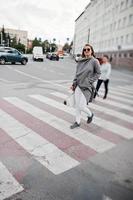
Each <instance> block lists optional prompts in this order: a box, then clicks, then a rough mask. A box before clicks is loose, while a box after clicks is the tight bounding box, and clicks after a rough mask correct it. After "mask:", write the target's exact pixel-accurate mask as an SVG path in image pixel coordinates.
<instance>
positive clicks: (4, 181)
mask: <svg viewBox="0 0 133 200" xmlns="http://www.w3.org/2000/svg"><path fill="white" fill-rule="evenodd" d="M23 190H24V188H23V187H22V186H21V185H20V184H19V183H18V182H17V181H16V179H15V178H14V177H13V176H12V174H11V173H10V172H9V171H8V169H7V168H6V167H5V166H4V165H3V163H2V162H0V200H2V199H5V198H8V197H10V196H12V195H14V194H16V193H18V192H22V191H23Z"/></svg>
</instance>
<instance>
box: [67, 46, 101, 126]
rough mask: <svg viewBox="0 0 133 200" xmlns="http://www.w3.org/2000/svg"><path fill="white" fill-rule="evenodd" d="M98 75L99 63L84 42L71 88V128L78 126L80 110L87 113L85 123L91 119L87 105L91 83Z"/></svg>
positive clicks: (90, 47)
mask: <svg viewBox="0 0 133 200" xmlns="http://www.w3.org/2000/svg"><path fill="white" fill-rule="evenodd" d="M99 76H100V64H99V61H98V60H97V59H96V58H95V57H94V50H93V47H92V46H91V45H90V44H86V45H85V46H84V48H83V50H82V58H81V59H80V60H79V61H78V64H77V69H76V75H75V78H74V80H73V84H72V87H71V89H72V90H73V91H75V92H74V95H75V108H76V120H75V122H74V124H73V125H71V126H70V128H71V129H74V128H76V127H79V126H80V120H81V111H83V112H85V113H86V114H87V123H90V122H91V121H92V119H93V113H92V112H91V111H90V109H89V108H88V107H87V104H88V103H89V101H90V99H91V95H92V92H93V83H94V82H95V81H96V80H97V79H98V78H99Z"/></svg>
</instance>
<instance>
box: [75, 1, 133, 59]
mask: <svg viewBox="0 0 133 200" xmlns="http://www.w3.org/2000/svg"><path fill="white" fill-rule="evenodd" d="M87 42H88V43H90V44H91V45H92V46H93V47H94V50H95V52H97V53H101V54H102V53H109V52H110V53H111V54H112V57H113V52H115V54H118V55H117V56H118V57H119V53H120V51H122V52H126V51H127V52H128V51H131V50H133V0H115V1H112V0H93V1H91V2H90V3H89V4H88V5H87V6H86V8H85V10H84V11H83V13H82V14H81V15H80V16H79V17H78V18H77V19H76V20H75V34H74V47H73V48H74V49H73V52H74V54H77V53H81V49H82V48H83V46H84V44H85V43H87ZM99 55H100V54H99ZM128 55H130V54H128ZM131 55H132V54H131ZM127 58H128V56H127V57H126V59H127ZM131 58H133V57H131ZM117 62H118V59H117Z"/></svg>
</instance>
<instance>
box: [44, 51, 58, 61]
mask: <svg viewBox="0 0 133 200" xmlns="http://www.w3.org/2000/svg"><path fill="white" fill-rule="evenodd" d="M46 58H48V59H49V60H57V61H58V60H59V56H58V55H57V54H56V53H48V54H47V55H46Z"/></svg>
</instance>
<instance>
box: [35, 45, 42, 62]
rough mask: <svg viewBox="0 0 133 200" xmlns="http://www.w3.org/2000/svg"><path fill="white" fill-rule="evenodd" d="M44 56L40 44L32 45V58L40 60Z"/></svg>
mask: <svg viewBox="0 0 133 200" xmlns="http://www.w3.org/2000/svg"><path fill="white" fill-rule="evenodd" d="M43 59H44V56H43V49H42V47H40V46H34V47H33V60H34V61H36V60H38V61H39V60H40V61H43Z"/></svg>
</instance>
